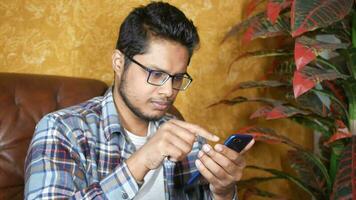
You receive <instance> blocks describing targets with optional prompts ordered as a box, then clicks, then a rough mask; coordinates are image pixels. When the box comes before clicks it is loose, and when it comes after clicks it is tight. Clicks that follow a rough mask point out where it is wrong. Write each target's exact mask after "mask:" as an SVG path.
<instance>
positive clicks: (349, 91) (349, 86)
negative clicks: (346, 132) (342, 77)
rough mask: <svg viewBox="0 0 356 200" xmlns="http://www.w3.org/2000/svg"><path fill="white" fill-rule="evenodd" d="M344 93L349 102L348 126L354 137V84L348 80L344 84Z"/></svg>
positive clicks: (355, 101)
mask: <svg viewBox="0 0 356 200" xmlns="http://www.w3.org/2000/svg"><path fill="white" fill-rule="evenodd" d="M344 89H345V93H346V96H347V99H348V102H349V126H350V131H351V133H352V134H353V135H356V82H355V80H354V79H351V80H348V81H346V82H345V84H344Z"/></svg>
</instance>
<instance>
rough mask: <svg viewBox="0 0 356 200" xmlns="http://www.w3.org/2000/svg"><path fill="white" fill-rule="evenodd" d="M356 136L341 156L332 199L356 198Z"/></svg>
mask: <svg viewBox="0 0 356 200" xmlns="http://www.w3.org/2000/svg"><path fill="white" fill-rule="evenodd" d="M355 149H356V137H352V140H351V142H349V144H348V145H346V147H345V148H344V150H343V152H342V153H341V156H340V161H339V168H338V171H337V173H336V177H335V181H334V184H333V189H332V194H331V197H330V199H356V173H355V171H356V151H355Z"/></svg>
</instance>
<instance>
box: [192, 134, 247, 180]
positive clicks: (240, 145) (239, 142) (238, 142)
mask: <svg viewBox="0 0 356 200" xmlns="http://www.w3.org/2000/svg"><path fill="white" fill-rule="evenodd" d="M252 139H253V137H252V136H251V135H248V134H233V135H231V136H230V137H229V138H227V139H226V140H225V142H224V145H225V146H227V147H229V148H231V149H233V150H235V151H236V152H239V153H240V152H241V151H242V150H243V149H244V148H245V147H246V146H247V145H248V144H249V143H250V142H251V140H252ZM200 176H201V175H200V172H199V171H196V172H195V173H194V174H193V175H192V177H190V179H189V180H188V182H187V184H188V185H191V184H192V183H194V182H195V181H196V180H198V178H199V177H200Z"/></svg>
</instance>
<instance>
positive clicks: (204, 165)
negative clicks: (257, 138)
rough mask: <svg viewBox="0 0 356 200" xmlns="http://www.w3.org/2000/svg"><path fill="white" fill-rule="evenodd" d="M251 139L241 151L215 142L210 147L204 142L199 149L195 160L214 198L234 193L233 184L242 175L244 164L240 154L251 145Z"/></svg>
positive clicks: (223, 197)
mask: <svg viewBox="0 0 356 200" xmlns="http://www.w3.org/2000/svg"><path fill="white" fill-rule="evenodd" d="M253 144H254V140H252V141H251V142H250V143H249V144H248V145H247V146H246V148H245V149H244V150H243V151H242V152H241V153H237V152H236V151H234V150H232V149H230V148H228V147H226V146H224V145H221V144H217V145H215V146H214V148H212V147H211V146H210V145H209V144H205V145H204V146H203V149H202V150H201V151H199V153H198V158H199V159H197V160H196V162H195V164H196V166H197V168H198V170H199V171H200V173H201V174H202V176H203V177H204V178H205V179H206V180H207V181H208V182H209V183H210V190H211V191H212V193H213V195H214V199H215V200H218V199H232V198H233V196H234V193H235V184H236V182H237V181H239V180H240V179H241V177H242V171H243V169H244V168H245V166H246V163H245V160H244V158H243V156H242V154H243V153H244V152H246V151H247V150H248V149H250V148H251V147H252V145H253Z"/></svg>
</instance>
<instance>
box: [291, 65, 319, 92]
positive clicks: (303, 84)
mask: <svg viewBox="0 0 356 200" xmlns="http://www.w3.org/2000/svg"><path fill="white" fill-rule="evenodd" d="M314 86H315V82H314V81H312V80H310V79H308V77H305V76H304V75H303V74H302V73H300V72H299V71H295V72H294V76H293V91H294V97H295V98H298V97H299V96H300V95H302V94H304V93H305V92H307V91H309V90H310V89H312V88H313V87H314Z"/></svg>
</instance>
